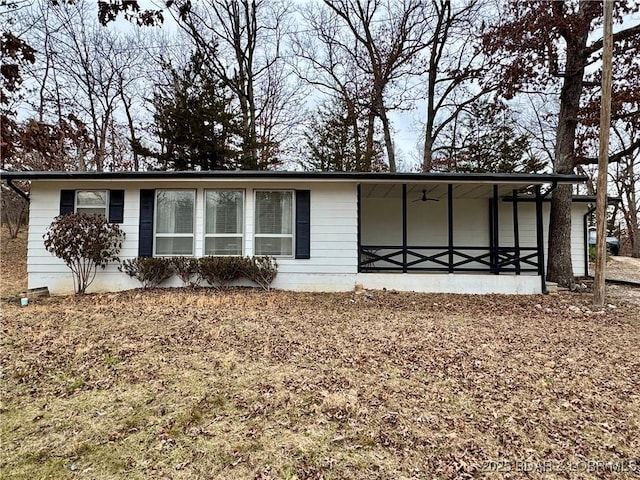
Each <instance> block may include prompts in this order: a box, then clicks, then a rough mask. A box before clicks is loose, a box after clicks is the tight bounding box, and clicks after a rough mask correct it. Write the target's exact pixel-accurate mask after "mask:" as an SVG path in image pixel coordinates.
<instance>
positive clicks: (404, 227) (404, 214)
mask: <svg viewBox="0 0 640 480" xmlns="http://www.w3.org/2000/svg"><path fill="white" fill-rule="evenodd" d="M402 273H407V184H406V183H403V184H402Z"/></svg>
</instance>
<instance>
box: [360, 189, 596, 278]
mask: <svg viewBox="0 0 640 480" xmlns="http://www.w3.org/2000/svg"><path fill="white" fill-rule="evenodd" d="M586 211H587V208H586V205H585V204H581V203H576V204H574V205H573V211H572V219H571V232H572V234H571V255H572V261H573V269H574V273H575V275H576V276H582V275H584V274H585V273H584V259H585V248H584V233H583V215H584V214H585V212H586ZM498 215H499V222H498V225H499V232H498V237H499V242H500V245H501V246H512V245H513V237H514V236H513V209H512V204H511V203H509V202H500V204H499V212H498ZM548 222H549V203H548V202H545V203H544V204H543V238H544V246H545V261H546V259H547V258H548V254H547V244H548V228H547V227H548ZM407 223H408V225H407V244H408V245H412V246H416V245H423V246H445V245H447V244H448V230H447V229H448V224H447V201H446V198H445V199H442V200H441V201H440V202H433V201H430V202H409V203H408V204H407ZM518 226H519V232H520V235H519V240H520V246H521V247H535V246H536V210H535V203H531V202H521V203H519V204H518ZM453 238H454V245H455V246H457V247H459V246H465V247H488V246H489V200H488V199H486V198H480V199H454V212H453ZM362 244H363V245H395V246H398V245H402V206H401V200H400V199H399V198H365V199H363V200H362ZM385 253H387V252H385ZM469 253H472V252H469ZM472 254H473V253H472ZM467 266H468V267H470V268H486V267H483V266H482V265H479V264H477V263H470V264H468V265H467ZM545 268H546V267H545Z"/></svg>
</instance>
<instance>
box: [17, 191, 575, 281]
mask: <svg viewBox="0 0 640 480" xmlns="http://www.w3.org/2000/svg"><path fill="white" fill-rule="evenodd" d="M152 185H153V187H155V188H179V189H183V188H184V189H195V190H196V192H197V197H196V214H195V218H196V220H195V232H194V237H195V238H194V243H195V254H196V256H201V255H202V251H203V246H204V190H205V189H207V188H242V189H244V190H245V232H244V235H245V237H244V247H245V252H244V254H245V255H252V254H253V231H254V228H253V223H254V218H253V217H254V191H255V190H256V189H292V190H296V189H309V190H311V258H310V259H307V260H302V259H301V260H297V259H294V258H278V260H277V261H278V265H279V269H278V270H279V273H278V276H277V278H276V280H275V282H274V285H273V286H274V287H275V288H281V289H290V290H308V291H313V290H316V291H344V290H350V289H352V288H353V286H354V283H355V282H356V281H358V282H363V283H365V287H366V286H367V285H368V284H370V285H371V287H372V288H374V287H378V286H380V285H382V284H384V286H386V287H387V288H397V289H410V290H411V289H415V290H423V291H430V290H431V291H433V290H435V291H453V290H455V289H454V288H453V287H452V285H454V284H452V283H451V279H445V278H444V277H446V275H443V276H442V278H441V279H440V280H438V279H436V278H435V277H436V276H438V275H430V276H429V277H430V280H429V281H428V282H426V283H425V282H422V283H421V282H419V281H417V279H416V278H411V277H414V275H412V276H410V277H409V278H404V279H402V278H400V277H401V276H400V275H398V276H397V277H393V275H391V276H389V275H384V276H380V277H379V280H380V282H382V283H380V282H378V283H380V285H378V283H376V282H375V281H374V280H375V279H374V276H375V275H376V274H360V275H358V274H357V262H358V252H357V221H358V220H357V205H356V185H355V184H352V183H346V182H344V183H340V182H336V183H329V182H310V183H307V184H303V183H300V182H297V183H294V182H282V183H272V182H252V183H243V184H242V185H241V186H240V184H239V183H236V182H230V181H226V182H224V181H215V182H204V181H201V180H198V181H195V180H194V181H163V182H154V183H153V184H151V183H150V182H144V183H143V182H134V181H118V182H115V181H111V182H110V181H104V182H91V181H84V182H78V181H35V182H33V184H32V190H31V210H30V219H29V242H28V248H29V250H28V262H27V263H28V265H27V270H28V276H29V280H28V281H29V288H36V287H44V286H47V287H49V290H50V291H51V292H52V293H71V292H73V281H72V276H71V272H70V271H69V269H68V268H67V267H66V266H65V265H64V264H63V263H62V261H60V260H59V259H57V258H55V257H53V256H52V255H51V254H49V252H47V251H46V250H45V249H44V245H43V240H42V236H43V235H44V233H45V232H46V230H47V227H48V226H49V224H50V223H51V221H52V220H53V218H54V217H55V216H57V215H58V213H59V204H60V190H63V189H75V190H79V189H111V190H118V189H122V190H125V208H124V222H123V224H122V225H121V228H122V229H123V231H124V232H125V233H126V239H125V242H124V245H123V248H122V251H121V253H120V257H121V258H122V259H126V258H133V257H136V256H137V255H138V225H139V210H140V206H139V200H140V189H141V188H151V186H152ZM519 209H520V215H519V223H520V242H521V245H522V246H535V206H534V204H527V203H522V204H520V205H519ZM585 211H586V207H584V206H583V205H581V204H576V205H574V213H573V218H572V232H573V235H572V245H573V266H574V271H575V273H576V275H583V274H584V255H585V252H584V245H583V231H582V216H583V214H584V212H585ZM446 212H447V205H446V200H444V201H441V202H427V203H423V202H415V203H414V202H412V203H410V204H409V205H408V220H409V223H410V225H411V226H410V228H409V231H408V236H409V243H410V244H418V245H420V244H423V245H446V244H447V223H446V222H447V213H446ZM362 213H363V223H362V242H363V244H367V243H370V244H381V243H382V244H384V243H387V244H395V245H400V244H401V241H402V233H401V232H402V220H401V208H400V202H399V201H393V199H363V201H362ZM548 215H549V205H548V204H545V209H544V218H545V220H548ZM454 219H455V223H454V238H455V244H464V245H466V246H486V245H488V242H489V240H488V203H487V200H486V199H480V200H477V199H476V200H456V201H455V212H454ZM511 219H512V214H511V204H508V203H503V202H502V203H501V204H500V243H501V244H502V245H510V244H511V243H510V242H512V241H513V227H512V220H511ZM545 223H546V222H545ZM546 234H547V232H546V228H545V247H546ZM545 258H546V252H545ZM501 277H502V276H501ZM393 278H397V281H394V280H393ZM474 278H475V277H474ZM367 279H368V280H367ZM500 281H501V282H502V280H500ZM372 282H373V283H372ZM443 282H444V283H443ZM507 282H508V281H507ZM179 284H180V282H179V280H177V279H174V280H173V281H172V282H170V285H176V286H177V285H179ZM421 285H422V286H421ZM456 285H460V286H462V284H460V283H458V284H456ZM532 285H533V284H532ZM139 286H140V284H139V283H138V282H137V281H136V280H133V279H131V278H129V277H128V276H126V275H125V274H123V273H121V272H119V271H118V270H117V266H116V265H109V266H108V267H107V268H106V270H99V271H98V275H97V277H96V280H95V282H94V283H93V284H92V285H91V286H90V287H89V291H90V292H91V291H93V292H95V291H115V290H122V289H128V288H136V287H139ZM494 288H495V289H494ZM510 288H511V287H509V285H507V284H505V285H502V284H501V285H500V287H499V288H498V287H491V289H489V290H488V291H505V292H508V291H511V292H512V293H517V292H521V293H530V292H529V290H531V288H532V287H531V286H530V285H529V284H528V283H527V286H526V287H525V286H523V285H521V286H518V285H515V284H514V287H513V288H511V290H510ZM452 289H453V290H452ZM462 289H463V290H466V287H462ZM458 291H461V290H458ZM481 291H482V290H481Z"/></svg>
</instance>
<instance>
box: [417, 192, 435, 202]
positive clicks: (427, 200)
mask: <svg viewBox="0 0 640 480" xmlns="http://www.w3.org/2000/svg"><path fill="white" fill-rule="evenodd" d="M429 201H431V202H439V201H440V199H439V198H434V197H428V196H427V190H426V189H424V190H422V197H420V198H416V199H415V200H414V202H429Z"/></svg>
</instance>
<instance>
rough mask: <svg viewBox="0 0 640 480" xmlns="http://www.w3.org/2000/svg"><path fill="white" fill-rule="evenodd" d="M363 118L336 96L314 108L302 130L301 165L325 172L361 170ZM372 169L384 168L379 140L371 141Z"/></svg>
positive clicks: (364, 145)
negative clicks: (303, 139) (305, 127)
mask: <svg viewBox="0 0 640 480" xmlns="http://www.w3.org/2000/svg"><path fill="white" fill-rule="evenodd" d="M362 122H363V119H362V118H360V117H359V115H358V113H357V111H356V110H355V108H349V105H348V104H347V103H346V102H345V101H344V100H340V99H336V100H333V101H331V102H327V103H325V104H323V105H321V106H319V107H318V109H317V111H316V113H315V116H314V121H313V122H312V123H311V124H310V125H309V126H308V128H307V130H306V131H305V133H304V138H305V144H304V149H305V153H304V154H303V158H304V160H303V162H302V166H303V167H304V168H305V169H307V170H319V171H325V172H350V171H363V170H364V168H363V167H364V166H365V158H364V157H365V151H366V138H365V137H366V135H365V131H364V126H363V125H362ZM371 165H372V169H373V170H382V169H384V161H383V158H382V143H381V141H380V140H379V139H377V140H376V141H374V156H373V158H372V163H371Z"/></svg>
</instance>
